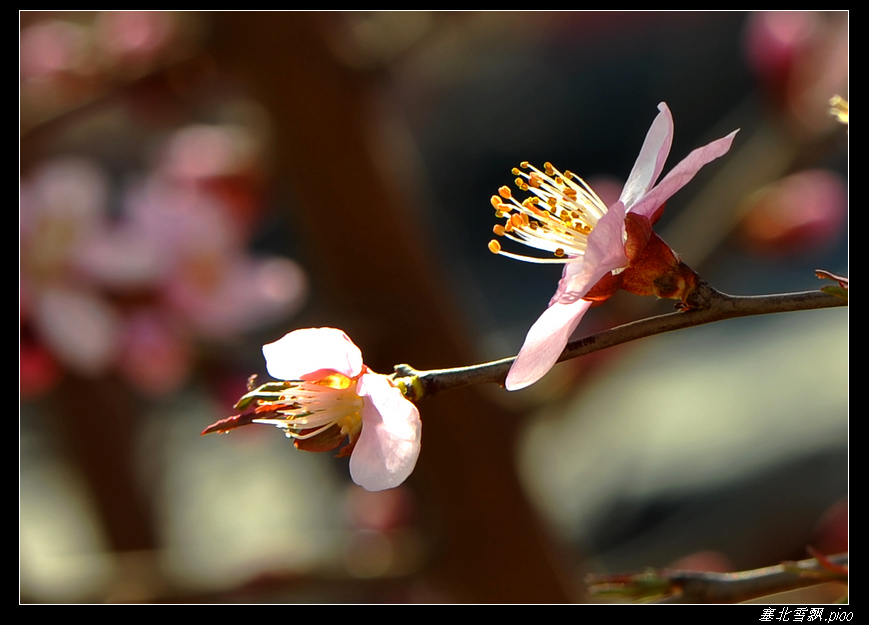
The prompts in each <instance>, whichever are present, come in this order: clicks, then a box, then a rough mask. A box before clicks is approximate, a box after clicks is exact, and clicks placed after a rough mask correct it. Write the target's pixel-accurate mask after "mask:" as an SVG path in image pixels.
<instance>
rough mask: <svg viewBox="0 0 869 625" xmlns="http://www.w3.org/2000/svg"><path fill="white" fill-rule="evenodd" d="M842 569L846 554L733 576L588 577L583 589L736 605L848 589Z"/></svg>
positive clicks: (663, 572) (653, 572)
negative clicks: (812, 590) (820, 587)
mask: <svg viewBox="0 0 869 625" xmlns="http://www.w3.org/2000/svg"><path fill="white" fill-rule="evenodd" d="M847 564H848V554H847V553H843V554H839V555H835V556H830V557H829V558H825V557H823V556H821V557H818V558H809V559H808V560H800V561H798V562H783V563H782V564H778V565H776V566H768V567H765V568H762V569H754V570H752V571H740V572H738V573H709V572H696V571H668V570H648V571H645V572H643V573H627V574H625V573H620V574H615V575H589V576H587V577H586V583H587V584H588V586H589V593H590V594H592V595H597V596H601V595H611V596H619V597H628V598H632V599H644V598H652V597H662V599H660V600H659V601H658V603H737V602H740V601H747V600H749V599H755V598H757V597H763V596H766V595H771V594H774V593H779V592H785V591H787V590H795V589H797V588H805V587H807V586H815V585H817V584H825V583H827V582H842V583H847V582H848V569H847Z"/></svg>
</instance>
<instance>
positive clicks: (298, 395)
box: [254, 373, 363, 440]
mask: <svg viewBox="0 0 869 625" xmlns="http://www.w3.org/2000/svg"><path fill="white" fill-rule="evenodd" d="M286 384H288V385H289V386H288V387H287V388H286V389H285V390H282V391H281V394H280V397H279V398H278V399H276V400H274V401H260V402H259V405H258V406H257V408H256V412H274V413H277V414H278V415H280V417H274V418H270V419H254V423H267V424H269V425H276V426H277V427H279V428H282V429H283V430H285V433H286V435H287V436H288V437H290V438H294V439H299V440H304V439H307V438H312V437H314V436H316V435H317V434H320V433H321V432H325V431H326V430H328V429H329V428H330V427H332V426H333V425H337V426H338V427H339V428H340V429H341V434H342V435H355V434H357V433H358V432H359V430H360V429H361V428H362V406H363V399H362V398H361V397H359V395H357V394H356V379H355V378H348V377H347V376H345V375H342V374H340V373H334V374H332V375H329V376H327V377H325V378H322V379H320V380H315V381H306V380H292V381H288V382H287V383H286Z"/></svg>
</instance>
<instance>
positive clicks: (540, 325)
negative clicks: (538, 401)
mask: <svg viewBox="0 0 869 625" xmlns="http://www.w3.org/2000/svg"><path fill="white" fill-rule="evenodd" d="M590 307H591V302H588V301H586V300H584V299H576V300H575V301H572V302H567V303H561V302H557V303H555V304H552V305H551V306H550V307H549V308H547V309H546V310H545V311H543V314H542V315H540V318H539V319H537V321H536V322H534V325H533V326H531V329H530V330H528V335H527V336H526V337H525V344H524V345H522V349H521V350H519V355H518V356H516V361H515V362H514V363H513V366H512V367H510V373H508V374H507V381H506V383H505V384H504V386H505V387H506V388H507V390H508V391H518V390H519V389H523V388H525V387H526V386H531V385H532V384H534V383H535V382H536V381H537V380H539V379H540V378H542V377H543V376H544V375H546V374H547V373H548V372H549V370H550V369H551V368H552V366H553V365H554V364H555V362H556V361H557V360H558V357H559V356H561V352H563V351H564V347H565V346H566V345H567V340H568V339H569V338H570V335H571V334H573V331H574V330H575V329H576V326H577V325H579V322H580V321H581V320H582V317H583V316H584V315H585V313H586V311H588V309H589V308H590Z"/></svg>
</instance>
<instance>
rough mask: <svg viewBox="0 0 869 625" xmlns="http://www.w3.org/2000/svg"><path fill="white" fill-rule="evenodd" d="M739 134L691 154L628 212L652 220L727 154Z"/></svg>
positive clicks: (732, 133) (630, 207)
mask: <svg viewBox="0 0 869 625" xmlns="http://www.w3.org/2000/svg"><path fill="white" fill-rule="evenodd" d="M737 132H739V130H734V131H733V132H731V133H730V134H729V135H727V136H726V137H722V138H721V139H716V140H715V141H713V142H712V143H708V144H707V145H704V146H703V147H702V148H697V149H696V150H694V151H693V152H691V154H689V155H688V156H686V157H685V159H684V160H683V161H682V162H681V163H679V164H678V165H676V166H675V167H674V168H673V169H671V170H670V172H669V173H668V174H667V175H666V176H664V179H663V180H661V182H660V183H659V184H658V185H656V186H655V188H654V189H652V190H651V191H649V192H648V193H647V194H646V195H645V196H644V197H642V198H640V199H638V200H637V202H636V203H635V204H634V205H633V206H630V205H628V211H629V212H631V213H637V214H638V215H643V216H644V217H649V218H651V217H652V215H653V214H654V213H655V211H656V210H658V207H660V206H661V205H662V204H663V203H664V202H666V201H667V200H669V199H670V198H671V197H673V195H674V194H675V193H676V192H677V191H678V190H679V189H681V188H682V187H684V186H685V185H686V184H688V183H689V182H690V181H691V179H692V178H693V177H694V176H695V175H696V174H697V172H698V171H700V169H701V168H702V167H703V166H704V165H706V164H707V163H710V162H712V161H714V160H715V159H716V158H718V157H719V156H722V155H723V154H726V153H727V151H728V150H729V149H730V145H731V144H732V143H733V138H734V137H735V136H736V133H737Z"/></svg>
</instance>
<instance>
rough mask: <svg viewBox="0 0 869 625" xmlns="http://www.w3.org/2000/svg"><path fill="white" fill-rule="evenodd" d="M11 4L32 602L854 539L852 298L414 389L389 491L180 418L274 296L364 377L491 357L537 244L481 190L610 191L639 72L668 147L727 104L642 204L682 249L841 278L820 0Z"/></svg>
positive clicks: (219, 399) (378, 587)
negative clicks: (544, 169) (583, 184)
mask: <svg viewBox="0 0 869 625" xmlns="http://www.w3.org/2000/svg"><path fill="white" fill-rule="evenodd" d="M19 15H20V99H21V108H20V128H21V130H20V172H21V182H20V213H19V224H20V230H19V241H20V274H19V301H20V334H19V336H20V349H19V354H20V369H19V371H20V376H19V377H20V397H21V402H20V406H21V408H20V446H19V454H20V482H19V493H20V533H19V536H20V538H19V552H20V593H21V594H20V596H21V600H22V601H25V602H124V601H131V602H251V603H253V602H563V601H576V602H582V601H593V600H597V599H594V598H589V597H588V596H587V595H586V594H585V590H584V585H583V583H582V580H583V576H584V575H585V574H587V573H602V572H619V571H630V570H640V569H643V568H645V567H647V566H656V567H662V566H683V567H688V568H695V569H698V570H722V571H726V570H739V569H746V568H752V567H759V566H766V565H770V564H775V563H777V562H780V561H782V560H786V559H799V558H803V557H806V556H807V554H806V551H805V548H806V546H807V545H811V546H814V547H815V548H817V549H819V550H821V551H822V552H824V553H837V552H841V551H845V550H847V518H848V508H847V492H848V421H847V416H848V401H847V395H848V385H847V378H848V349H847V348H848V341H847V311H846V310H844V309H838V310H834V311H829V310H828V311H815V312H806V313H790V314H787V315H775V316H771V317H768V318H757V319H746V320H736V321H728V322H723V323H719V324H714V325H712V326H709V327H705V328H697V329H691V330H687V331H683V332H679V333H676V334H674V335H672V336H659V337H654V338H652V339H647V340H645V341H642V342H641V343H638V344H635V345H627V346H623V347H620V348H617V349H613V350H608V351H606V352H602V353H598V354H594V355H592V356H589V357H585V358H581V359H578V360H575V361H571V362H570V363H565V364H563V365H559V366H558V367H556V368H555V369H554V370H553V371H552V372H551V373H550V374H549V375H548V376H547V377H546V378H545V379H544V380H542V381H541V382H540V383H539V384H537V385H535V386H534V387H532V388H531V389H528V390H526V391H523V392H520V393H515V394H508V393H507V392H506V391H504V390H502V389H497V388H494V387H491V388H488V387H487V388H482V387H481V388H473V389H465V390H460V391H455V392H453V393H447V394H444V395H441V396H438V397H436V398H433V399H431V400H427V401H425V402H424V403H423V404H421V405H420V411H421V414H422V418H423V422H424V436H423V451H422V454H421V457H420V461H419V464H418V467H417V470H416V471H415V473H414V474H413V476H412V477H411V478H410V479H409V480H408V482H407V483H406V484H405V485H403V486H402V487H400V488H398V489H394V490H391V491H385V492H382V493H367V492H365V491H362V490H361V489H359V488H358V487H356V486H355V485H353V484H352V483H351V482H350V480H349V477H348V475H347V468H346V459H335V458H332V457H330V456H329V454H308V453H304V452H301V451H296V450H294V449H293V447H292V445H291V444H290V443H289V442H288V441H287V440H286V439H285V438H284V437H283V436H281V434H280V432H279V431H277V430H275V429H274V428H268V427H249V428H243V429H241V430H238V431H235V432H233V433H232V434H231V435H229V436H217V435H214V436H209V437H204V438H203V437H200V436H199V432H200V431H201V430H202V429H203V428H204V427H205V426H207V425H208V424H210V423H212V422H214V421H216V420H218V419H220V418H223V417H225V416H228V415H229V414H230V411H231V409H232V408H231V407H232V404H233V402H234V400H235V399H236V398H237V397H238V396H239V395H240V394H241V393H243V392H244V389H245V384H246V379H247V377H248V376H249V375H251V374H259V375H263V374H264V373H265V371H264V363H263V361H262V358H261V353H260V347H261V345H262V344H263V343H266V342H271V341H273V340H276V339H277V338H279V337H280V336H281V335H283V334H284V333H286V332H288V331H291V330H293V329H297V328H302V327H319V326H332V327H339V328H342V329H343V330H345V331H346V332H347V333H348V335H349V336H350V337H351V338H352V339H353V340H354V342H355V343H356V344H357V345H359V346H360V347H361V349H362V351H363V354H364V355H365V359H366V363H367V364H368V365H369V366H370V367H372V368H373V369H374V370H376V371H379V372H382V373H388V372H389V371H390V370H391V368H392V366H393V365H395V364H398V363H402V362H407V363H409V364H411V365H413V366H414V367H416V368H418V369H435V368H442V367H450V366H458V365H464V364H471V363H474V362H482V361H484V360H488V359H493V358H502V357H505V356H509V355H512V354H515V353H516V351H517V350H518V348H519V347H520V345H521V342H522V338H523V337H524V333H525V332H526V331H527V329H528V327H529V326H530V325H531V323H532V322H533V321H534V320H535V319H536V317H537V315H538V314H539V313H540V312H541V311H542V310H543V308H544V307H545V305H546V303H547V302H548V300H549V298H550V297H551V295H552V293H553V292H554V290H555V285H556V282H557V279H558V276H559V270H558V268H553V267H548V266H540V265H526V264H523V263H518V262H515V261H512V260H510V259H506V258H503V257H497V256H495V255H492V254H491V253H489V252H488V250H487V247H486V243H487V242H488V240H489V239H490V238H491V228H492V225H493V224H494V223H495V220H494V219H493V214H492V211H491V206H490V204H489V197H490V196H491V195H492V194H493V193H495V192H496V190H497V189H498V187H499V186H501V185H504V184H510V182H511V180H512V176H511V174H510V169H511V168H512V167H514V166H515V165H517V164H518V162H519V161H522V160H529V161H531V162H532V163H536V164H538V165H540V164H542V163H543V162H544V161H551V162H553V164H555V165H556V166H557V167H559V168H562V169H564V168H569V169H570V170H572V171H574V172H577V173H579V174H580V175H582V176H583V177H584V178H585V179H586V180H587V181H588V182H589V183H590V184H591V185H592V186H593V187H594V188H595V189H596V190H597V192H598V193H599V194H600V195H601V196H603V197H607V195H614V196H615V197H617V195H618V192H619V190H620V188H621V186H620V185H621V184H622V182H623V181H624V178H625V176H626V175H627V173H628V172H629V171H630V168H631V165H632V164H633V161H634V159H635V158H636V155H637V153H638V151H639V148H640V145H641V144H642V140H643V137H644V135H645V132H646V130H647V129H648V126H649V124H650V123H651V121H652V119H653V118H654V116H655V114H656V112H657V111H656V106H657V104H658V103H659V102H661V101H666V102H667V103H668V105H669V106H670V108H671V110H672V112H673V116H674V119H675V138H674V142H673V149H672V153H671V158H670V160H669V161H668V167H667V169H669V167H672V166H673V165H674V164H675V163H677V162H678V160H679V159H681V158H682V157H684V156H685V155H686V154H687V153H688V152H689V151H690V150H691V149H693V148H695V147H698V146H699V145H702V144H704V143H706V142H708V141H710V140H712V139H715V138H717V137H720V136H723V135H724V134H727V133H728V132H730V131H731V130H733V129H734V128H741V130H740V133H739V134H738V135H737V139H736V141H735V143H734V147H733V149H732V150H731V152H730V153H729V154H728V155H727V156H726V157H724V158H722V159H720V160H719V161H716V162H715V163H713V164H712V165H710V166H708V167H706V168H705V169H704V170H703V171H702V172H701V173H700V175H698V176H697V178H696V179H695V180H694V181H692V183H691V184H690V185H688V187H686V188H685V189H684V190H683V191H681V192H680V193H679V194H678V195H677V196H676V197H674V198H673V199H672V200H671V201H670V202H669V203H668V206H667V209H666V212H665V214H664V217H663V219H662V220H661V221H660V222H659V226H658V229H659V231H660V232H661V234H662V236H663V237H664V238H665V239H666V240H667V241H668V242H669V243H670V244H671V246H672V247H673V248H674V249H676V250H677V251H679V252H680V253H681V255H682V256H683V258H684V259H685V260H686V262H688V264H689V265H691V266H692V267H694V268H695V269H697V270H698V271H699V273H700V274H701V275H702V276H703V277H704V278H706V279H707V280H708V281H709V282H711V283H712V284H713V285H714V286H715V287H717V288H719V289H721V290H724V291H727V292H732V293H737V294H760V293H771V292H781V291H788V290H808V289H815V288H819V287H820V286H821V283H819V282H818V280H817V279H816V277H815V276H814V270H815V269H816V268H822V269H826V270H828V271H832V272H833V273H836V274H839V275H847V272H848V266H847V257H848V246H847V240H848V238H847V204H848V201H847V171H848V170H847V164H848V155H847V142H848V135H847V128H846V127H844V126H842V125H840V124H838V123H836V122H835V121H834V120H833V119H832V118H831V117H830V116H829V115H828V113H827V108H828V100H829V98H830V97H831V96H832V95H834V94H837V93H838V94H841V95H842V96H844V97H847V84H848V21H847V19H848V15H847V13H843V12H830V13H808V12H776V13H739V12H729V13H590V12H576V13H537V12H528V13H500V12H491V13H476V12H473V13H471V12H467V13H429V12H408V13H404V12H392V13H390V12H378V13H304V12H302V13H296V12H290V13H265V12H263V13H245V12H242V13H167V12H144V13H143V12H87V13H83V12H78V13H68V12H22V13H20V14H19ZM669 310H672V302H654V301H647V299H643V298H638V297H635V296H632V295H627V294H621V295H618V296H616V297H614V298H613V299H612V300H610V301H609V302H608V303H607V304H606V305H605V306H603V307H600V308H596V309H594V310H593V311H592V312H591V313H590V314H589V315H588V317H587V319H586V320H585V321H584V322H583V324H582V327H581V329H580V332H581V333H590V332H593V331H595V330H597V329H603V328H607V327H612V326H614V325H617V324H618V323H620V322H624V321H629V320H632V319H637V318H640V317H642V316H644V315H649V314H653V313H655V312H666V311H669ZM831 592H833V593H835V592H839V590H837V589H833V590H832V591H831ZM833 596H835V595H834V594H830V595H824V594H819V595H814V596H813V597H812V599H814V600H818V601H823V600H827V599H828V598H830V597H833Z"/></svg>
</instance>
